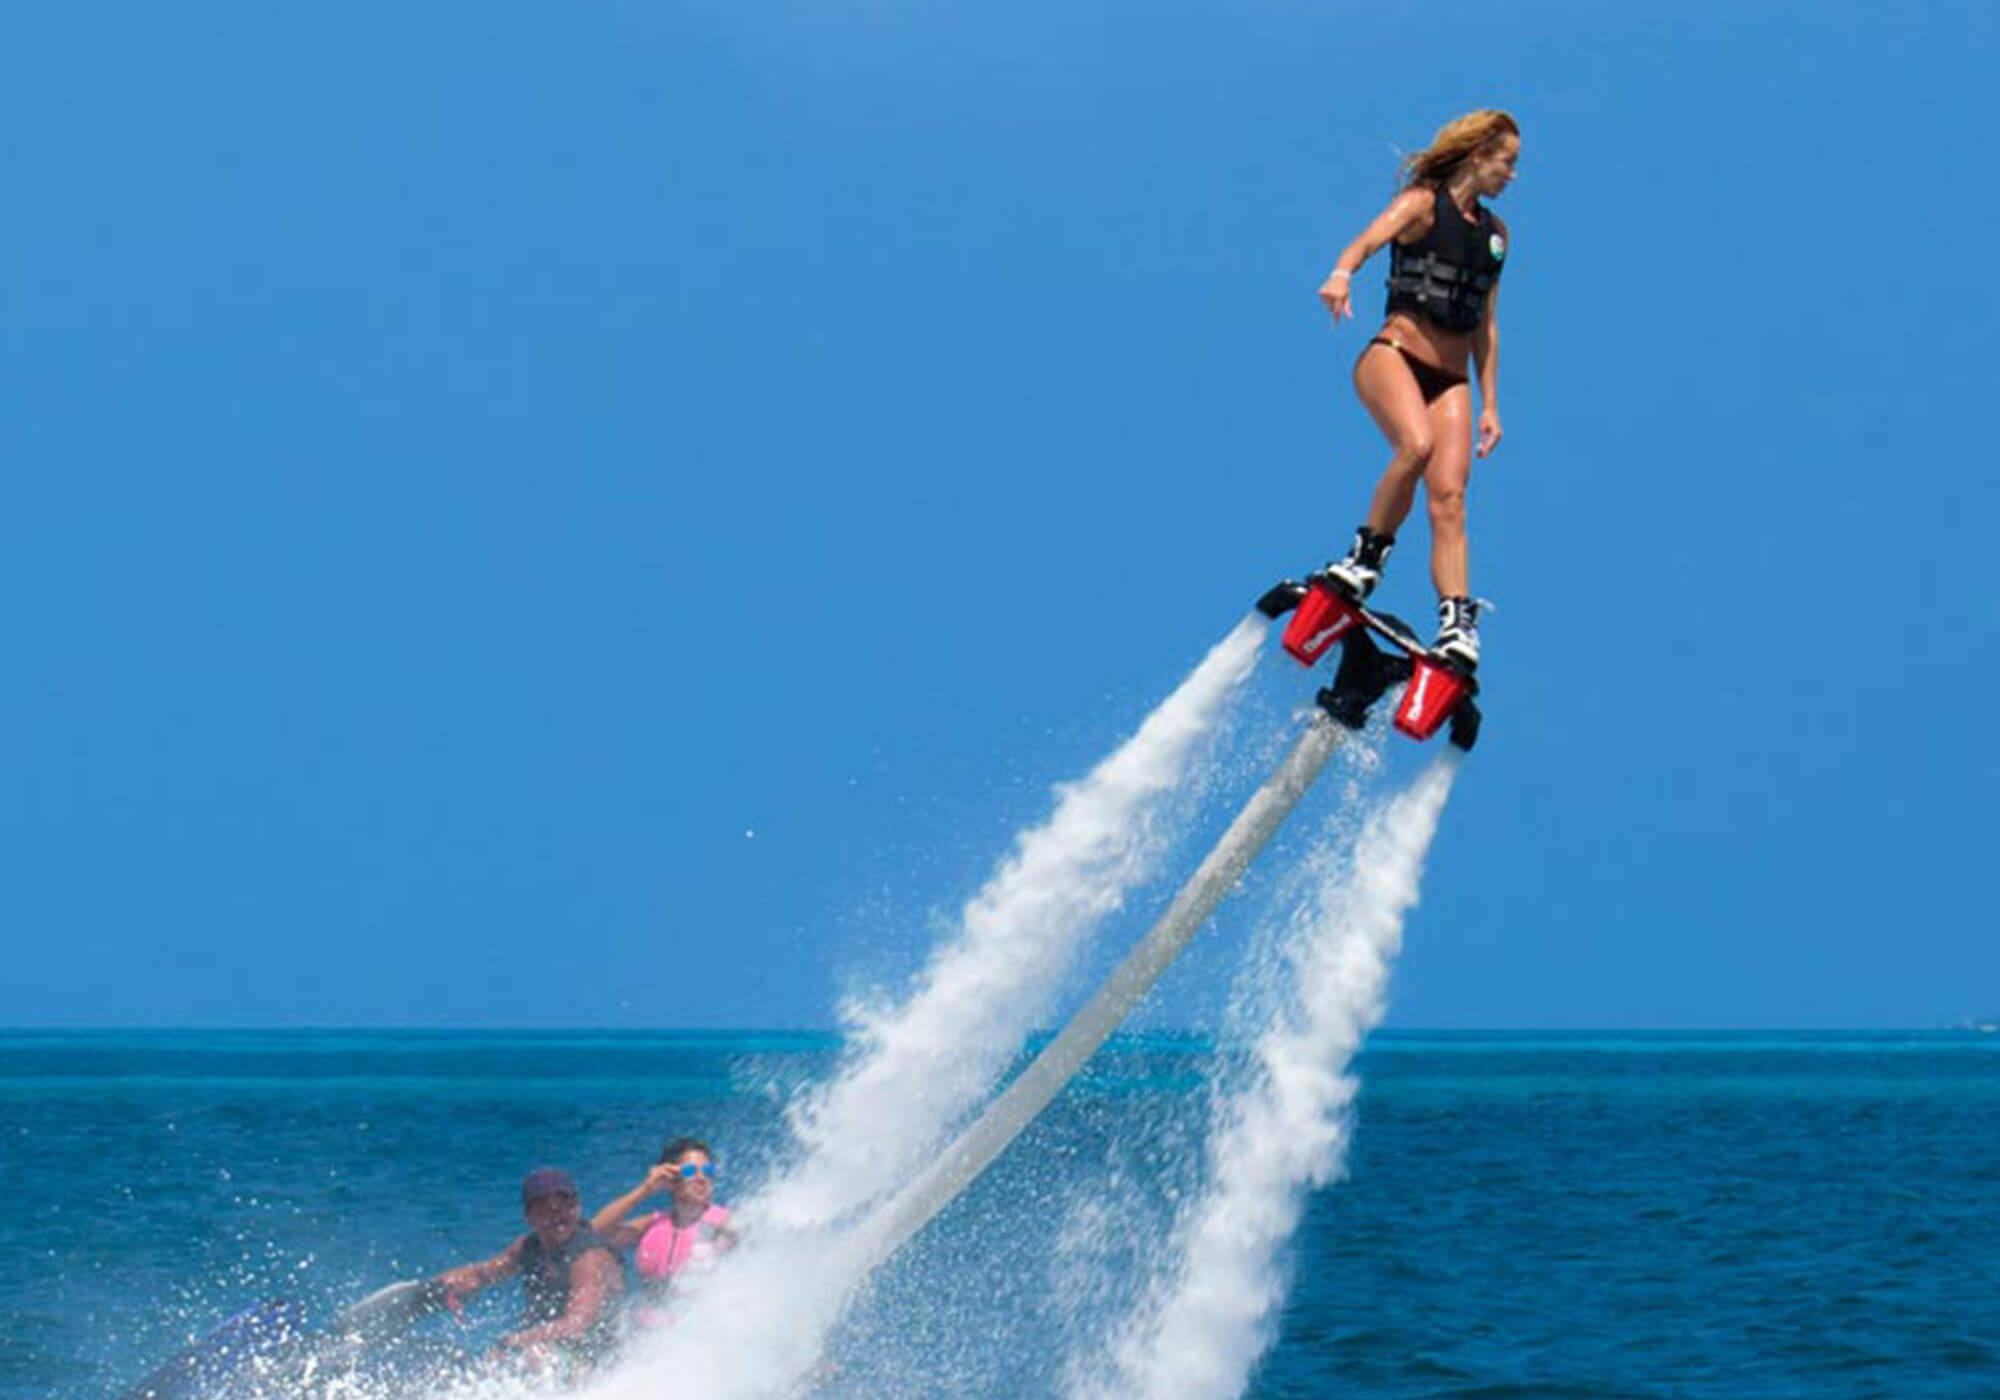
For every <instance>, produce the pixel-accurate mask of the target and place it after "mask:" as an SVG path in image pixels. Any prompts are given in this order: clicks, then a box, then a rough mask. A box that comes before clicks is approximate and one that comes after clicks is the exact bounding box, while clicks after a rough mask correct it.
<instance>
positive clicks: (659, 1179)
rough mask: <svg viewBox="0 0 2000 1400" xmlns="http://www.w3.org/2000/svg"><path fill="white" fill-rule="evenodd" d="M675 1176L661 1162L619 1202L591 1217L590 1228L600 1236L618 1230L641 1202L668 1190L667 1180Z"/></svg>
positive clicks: (665, 1164) (618, 1200) (667, 1166)
mask: <svg viewBox="0 0 2000 1400" xmlns="http://www.w3.org/2000/svg"><path fill="white" fill-rule="evenodd" d="M673 1174H674V1169H673V1168H672V1167H671V1166H669V1165H668V1164H667V1163H665V1162H661V1163H658V1164H656V1165H655V1166H654V1167H653V1168H652V1169H651V1170H649V1171H648V1172H647V1173H646V1179H645V1180H644V1181H642V1182H640V1183H639V1184H638V1185H637V1186H634V1187H633V1188H632V1189H631V1190H630V1191H627V1192H626V1193H625V1194H624V1195H622V1196H620V1197H619V1198H618V1199H617V1200H615V1201H613V1202H611V1203H610V1204H609V1205H607V1206H605V1207H603V1208H602V1209H601V1210H599V1211H598V1212H597V1214H595V1215H593V1216H591V1217H590V1228H591V1229H593V1230H595V1231H597V1233H598V1234H600V1235H602V1234H605V1233H606V1232H608V1231H610V1230H613V1229H615V1228H617V1226H618V1225H619V1224H620V1223H621V1222H622V1221H623V1220H624V1219H625V1217H626V1216H628V1215H630V1214H631V1213H632V1210H633V1208H634V1207H635V1206H637V1205H638V1204H639V1202H641V1201H643V1200H645V1199H646V1197H648V1196H650V1195H653V1194H654V1193H655V1192H659V1191H664V1190H666V1189H667V1180H668V1178H669V1177H671V1176H672V1175H673Z"/></svg>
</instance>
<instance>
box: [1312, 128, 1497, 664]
mask: <svg viewBox="0 0 2000 1400" xmlns="http://www.w3.org/2000/svg"><path fill="white" fill-rule="evenodd" d="M1520 154H1521V128H1520V127H1519V125H1517V124H1516V123H1515V121H1514V118H1513V117H1511V116H1509V115H1508V114H1507V113H1505V112H1499V111H1478V112H1470V113H1467V114H1466V115H1465V116H1462V117H1460V118H1458V119H1457V120H1456V121H1453V122H1450V123H1448V124H1447V125H1446V126H1445V127H1444V128H1443V129H1442V130H1441V131H1439V132H1438V134H1437V136H1436V137H1435V138H1433V140H1432V141H1431V144H1430V145H1429V146H1428V147H1427V148H1425V149H1424V150H1422V151H1419V152H1418V153H1417V154H1416V155H1414V156H1411V157H1410V158H1409V160H1408V161H1406V162H1405V163H1404V185H1403V190H1402V193H1400V194H1398V195H1397V196H1396V198H1395V199H1394V200H1392V201H1390V204H1389V207H1388V208H1387V209H1384V210H1383V211H1382V212H1381V214H1379V215H1377V216H1376V218H1375V221H1374V222H1373V223H1371V224H1369V225H1368V227H1367V228H1366V229H1365V230H1363V231H1362V234H1361V236H1360V237H1359V238H1357V239H1355V240H1354V241H1353V242H1352V243H1350V244H1348V245H1347V247H1346V249H1345V250H1343V251H1342V253H1341V255H1340V258H1339V260H1338V261H1337V262H1336V263H1335V264H1334V268H1333V271H1332V272H1331V273H1330V274H1329V275H1328V276H1327V279H1326V281H1325V283H1324V284H1322V285H1321V287H1320V289H1319V296H1320V300H1321V301H1323V302H1325V303H1326V308H1327V310H1328V311H1330V312H1332V313H1333V319H1334V320H1335V321H1340V320H1342V319H1343V318H1345V317H1348V316H1351V315H1353V314H1354V311H1353V306H1352V304H1351V296H1352V290H1353V287H1352V284H1353V280H1354V275H1355V274H1356V273H1357V272H1359V271H1360V270H1361V266H1362V264H1363V263H1365V262H1367V261H1368V259H1369V258H1370V257H1372V256H1374V254H1375V253H1376V252H1377V251H1379V250H1380V249H1382V248H1383V247H1385V246H1386V247H1387V248H1388V249H1389V305H1388V311H1387V319H1386V320H1384V321H1383V323H1382V329H1381V330H1380V331H1378V332H1376V335H1375V338H1374V339H1373V340H1371V341H1369V342H1368V345H1367V347H1366V348H1365V349H1364V350H1362V352H1361V358H1360V359H1359V360H1357V361H1355V364H1354V389H1355V392H1356V393H1357V394H1359V395H1360V397H1361V403H1362V405H1363V406H1364V407H1365V408H1366V409H1367V410H1368V413H1369V416H1370V417H1372V418H1373V419H1374V420H1375V426H1376V427H1378V428H1380V429H1381V430H1382V436H1383V437H1385V438H1387V439H1388V440H1389V447H1390V449H1391V451H1390V457H1389V467H1388V470H1387V471H1385V472H1384V473H1383V474H1382V480H1381V482H1380V483H1379V484H1378V485H1377V486H1376V487H1375V498H1374V500H1373V501H1372V502H1371V503H1370V505H1369V508H1368V519H1367V522H1366V523H1365V524H1363V525H1362V526H1361V528H1360V529H1359V530H1358V531H1357V532H1356V533H1355V539H1354V548H1353V549H1351V550H1349V551H1348V554H1347V557H1346V558H1345V559H1340V560H1336V561H1335V562H1334V563H1332V564H1329V565H1327V568H1326V574H1327V577H1328V578H1330V579H1331V580H1332V581H1333V582H1334V583H1335V584H1336V585H1338V586H1339V587H1340V588H1341V589H1342V590H1344V591H1345V592H1346V593H1348V594H1349V595H1350V596H1351V597H1353V598H1354V599H1356V600H1357V601H1358V600H1360V599H1363V598H1366V597H1367V596H1368V595H1369V594H1370V593H1371V592H1373V591H1374V588H1375V585H1376V583H1378V582H1379V581H1380V580H1381V577H1382V565H1383V564H1384V562H1386V561H1387V559H1388V557H1389V547H1390V546H1391V545H1392V544H1394V543H1395V540H1396V530H1397V528H1398V527H1399V526H1401V525H1402V523H1403V521H1404V519H1405V518H1406V517H1407V516H1408V515H1409V513H1410V507H1411V505H1412V504H1413V503H1414V502H1415V500H1416V492H1417V483H1418V482H1419V481H1421V482H1422V483H1423V484H1424V492H1425V495H1426V496H1427V498H1428V499H1429V502H1430V517H1431V582H1432V583H1434V584H1435V585H1436V586H1437V591H1438V598H1439V602H1438V635H1437V643H1436V647H1437V650H1439V651H1440V652H1442V653H1444V654H1445V655H1446V656H1449V657H1452V658H1453V659H1455V660H1457V661H1459V662H1462V663H1463V664H1465V665H1466V666H1477V665H1478V664H1479V604H1478V603H1477V602H1476V601H1475V600H1474V599H1473V598H1472V597H1471V596H1470V595H1471V584H1470V580H1469V578H1468V565H1467V560H1466V545H1465V485H1466V480H1467V478H1468V477H1469V476H1470V475H1471V473H1472V457H1473V455H1474V453H1473V446H1472V390H1471V388H1470V386H1469V385H1468V384H1467V382H1466V373H1465V365H1466V361H1467V359H1470V360H1471V361H1472V363H1473V366H1474V367H1475V369H1476V370H1477V371H1478V374H1479V398H1480V404H1481V407H1480V412H1479V446H1478V452H1477V455H1478V456H1481V457H1484V456H1486V455H1487V454H1488V453H1489V452H1491V451H1492V450H1493V449H1494V448H1495V447H1497V446H1498V445H1499V443H1500V410H1499V398H1498V392H1499V391H1498V379H1499V372H1500V328H1499V322H1498V320H1497V319H1496V313H1497V308H1498V306H1499V301H1500V287H1499V282H1500V272H1501V268H1502V265H1503V264H1504V263H1505V261H1506V257H1507V226H1506V225H1505V224H1503V223H1501V222H1500V220H1499V219H1498V218H1496V217H1494V214H1493V212H1492V211H1491V210H1490V209H1488V208H1487V207H1486V206H1485V205H1483V204H1481V203H1480V200H1482V199H1491V198H1492V197H1493V196H1495V195H1497V194H1499V193H1500V192H1501V191H1502V190H1504V189H1506V188H1507V186H1508V185H1510V184H1512V183H1513V180H1514V163H1515V161H1516V160H1517V159H1519V157H1520Z"/></svg>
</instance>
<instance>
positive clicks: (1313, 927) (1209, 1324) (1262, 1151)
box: [1070, 750, 1459, 1400]
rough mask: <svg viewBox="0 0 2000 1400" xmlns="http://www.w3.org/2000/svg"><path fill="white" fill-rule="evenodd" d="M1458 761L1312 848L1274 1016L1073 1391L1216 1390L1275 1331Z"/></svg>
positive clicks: (1078, 1370) (1239, 1382)
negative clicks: (1293, 1258) (1154, 1254)
mask: <svg viewBox="0 0 2000 1400" xmlns="http://www.w3.org/2000/svg"><path fill="white" fill-rule="evenodd" d="M1458 767H1459V755H1458V754H1457V752H1456V751H1454V750H1447V751H1446V752H1445V754H1444V755H1443V756H1441V757H1440V758H1438V759H1437V760H1436V761H1435V762H1434V763H1433V764H1432V765H1431V767H1430V768H1429V769H1428V770H1426V772H1425V773H1424V774H1423V775H1422V776H1421V777H1419V778H1418V780H1417V781H1416V782H1415V783H1414V784H1413V785H1412V786H1411V787H1410V788H1409V789H1408V790H1407V791H1405V792H1404V793H1402V794H1400V795H1399V796H1397V797H1396V798H1394V799H1393V800H1391V801H1390V802H1389V803H1388V804H1387V805H1386V806H1384V807H1383V808H1382V809H1381V810H1379V811H1378V812H1377V813H1376V814H1375V815H1374V816H1373V817H1372V818H1371V819H1370V820H1369V821H1368V822H1367V823H1366V825H1365V826H1364V827H1363V829H1362V832H1361V835H1360V838H1359V840H1358V842H1357V843H1356V844H1355V846H1354V848H1353V857H1352V860H1351V861H1343V860H1340V859H1339V858H1338V856H1339V850H1338V847H1334V846H1328V847H1323V848H1322V851H1321V854H1320V856H1319V858H1318V861H1317V862H1316V863H1315V867H1314V874H1315V875H1316V877H1317V878H1316V886H1317V887H1316V888H1314V889H1312V890H1310V891H1309V892H1308V897H1307V899H1306V900H1305V901H1303V903H1302V904H1301V906H1300V908H1299V910H1298V912H1297V914H1296V915H1295V916H1294V919H1293V921H1292V924H1291V927H1290V928H1289V929H1288V930H1287V934H1286V937H1285V942H1284V947H1283V950H1282V954H1281V958H1280V961H1279V963H1278V964H1277V967H1276V969H1275V970H1276V971H1277V972H1278V973H1279V976H1277V977H1274V978H1269V979H1267V985H1266V990H1265V993H1264V996H1263V998H1262V999H1263V1000H1264V1001H1265V1002H1266V1012H1265V1014H1266V1015H1267V1016H1270V1015H1273V1014H1275V1017H1276V1019H1275V1020H1274V1021H1272V1022H1271V1023H1270V1026H1269V1029H1268V1030H1266V1031H1265V1032H1264V1033H1263V1035H1262V1036H1261V1037H1260V1038H1259V1039H1258V1040H1257V1042H1256V1045H1255V1048H1254V1051H1253V1054H1252V1057H1251V1061H1252V1063H1251V1064H1250V1065H1249V1066H1248V1067H1247V1068H1249V1070H1250V1075H1249V1079H1248V1082H1247V1083H1243V1084H1241V1085H1240V1087H1238V1088H1236V1089H1235V1090H1234V1091H1233V1092H1230V1093H1228V1094H1226V1095H1220V1096H1218V1099H1217V1102H1216V1106H1215V1113H1214V1126H1213V1128H1212V1131H1211V1134H1210V1139H1209V1147H1208V1158H1209V1162H1210V1170H1209V1172H1208V1175H1207V1178H1206V1179H1207V1180H1208V1181H1210V1182H1212V1183H1214V1184H1213V1185H1212V1187H1211V1188H1210V1189H1209V1190H1208V1191H1206V1192H1204V1193H1202V1194H1201V1195H1200V1196H1198V1197H1197V1198H1195V1199H1194V1200H1193V1201H1192V1202H1191V1203H1190V1204H1189V1206H1188V1208H1186V1209H1185V1210H1183V1211H1182V1212H1181V1213H1180V1215H1179V1217H1178V1218H1177V1220H1176V1222H1175V1226H1174V1233H1173V1240H1172V1245H1171V1250H1170V1257H1171V1260H1172V1262H1171V1265H1170V1266H1169V1268H1168V1269H1167V1270H1166V1271H1165V1272H1164V1273H1163V1274H1162V1275H1161V1277H1160V1279H1159V1281H1158V1282H1157V1284H1156V1286H1155V1287H1154V1288H1153V1289H1152V1290H1151V1291H1150V1292H1149V1293H1148V1294H1147V1296H1146V1297H1145V1298H1144V1300H1143V1301H1142V1302H1141V1303H1140V1304H1139V1305H1138V1306H1137V1307H1136V1308H1135V1309H1134V1310H1133V1312H1132V1313H1131V1315H1130V1316H1129V1317H1128V1319H1127V1320H1126V1322H1125V1323H1124V1324H1123V1325H1122V1326H1121V1327H1120V1328H1119V1329H1118V1331H1117V1333H1116V1334H1115V1338H1114V1341H1113V1344H1112V1346H1111V1348H1110V1352H1109V1355H1108V1357H1106V1358H1105V1359H1104V1360H1102V1361H1100V1360H1098V1359H1097V1357H1096V1356H1092V1357H1090V1358H1078V1359H1077V1360H1075V1361H1074V1362H1073V1363H1072V1365H1071V1367H1070V1391H1071V1393H1072V1394H1073V1395H1076V1396H1079V1397H1084V1396H1088V1397H1093V1400H1097V1398H1098V1397H1105V1398H1106V1400H1108V1397H1111V1396H1159V1397H1168V1396H1171V1397H1174V1400H1205V1397H1214V1398H1215V1400H1227V1398H1228V1397H1234V1396H1237V1395H1240V1394H1242V1393H1243V1391H1244V1389H1245V1388H1246V1387H1247V1386H1248V1384H1249V1381H1250V1376H1251V1373H1252V1371H1253V1370H1254V1368H1255V1366H1256V1364H1257V1361H1258V1359H1259V1358H1260V1357H1261V1356H1262V1355H1263V1354H1264V1352H1265V1350H1266V1349H1267V1348H1268V1347H1269V1346H1270V1343H1271V1341H1272V1337H1273V1333H1274V1330H1275V1327H1276V1320H1277V1315H1278V1309H1279V1306H1280V1304H1281V1303H1282V1302H1283V1299H1284V1293H1285V1285H1286V1271H1285V1262H1284V1255H1285V1247H1286V1244H1287V1242H1288V1241H1289V1240H1290V1239H1291V1236H1292V1233H1293V1231H1294V1229H1295V1228H1296V1227H1297V1225H1298V1221H1299V1216H1300V1214H1301V1212H1302V1211H1303V1209H1304V1205H1305V1197H1306V1193H1307V1192H1308V1191H1310V1190H1312V1189H1314V1188H1316V1187H1320V1186H1324V1185H1326V1184H1327V1183H1328V1182H1330V1181H1332V1180H1333V1179H1334V1178H1335V1177H1336V1176H1337V1175H1338V1174H1339V1173H1340V1171H1341V1170H1342V1167H1343V1165H1344V1163H1345V1161H1346V1156H1347V1144H1348V1138H1349V1132H1350V1128H1351V1122H1352V1120H1351V1115H1350V1111H1349V1110H1350V1106H1351V1104H1352V1102H1353V1098H1354V1094H1355V1091H1356V1088H1357V1085H1356V1082H1355V1080H1354V1079H1353V1078H1352V1077H1351V1076H1350V1075H1348V1074H1347V1073H1346V1070H1347V1066H1348V1063H1349V1061H1350V1060H1351V1059H1352V1058H1353V1056H1354V1053H1355V1051H1356V1050H1358V1049H1359V1048H1360V1045H1361V1041H1362V1038H1363V1037H1364V1036H1365V1035H1366V1034H1367V1033H1368V1032H1369V1031H1370V1030H1372V1029H1373V1028H1374V1027H1375V1026H1377V1025H1378V1024H1380V1022H1381V1020H1382V1016H1383V1013H1384V1011H1385V1009H1386V1007H1387V995H1388V985H1389V973H1390V969H1391V967H1392V966H1393V965H1394V963H1395V959H1396V955H1397V954H1398V952H1400V951H1401V948H1402V939H1403V921H1404V917H1405V916H1406V915H1407V914H1408V912H1409V910H1410V909H1411V908H1412V907H1413V906H1414V905H1415V904H1416V902H1417V887H1418V881H1419V878H1420V876H1421V874H1422V870H1423V862H1424V856H1425V853H1426V852H1427V851H1428V850H1429V848H1430V843H1431V838H1432V836H1433V835H1434V834H1435V833H1436V831H1437V824H1438V819H1439V816H1440V815H1441V814H1442V813H1443V811H1444V805H1445V800H1446V799H1447V798H1448V797H1449V796H1450V793H1451V786H1452V782H1453V780H1454V778H1455V777H1456V776H1457V773H1458ZM1279 984H1283V985H1282V986H1280V985H1279ZM1272 1002H1276V1003H1278V1004H1277V1005H1276V1006H1272V1005H1270V1003H1272Z"/></svg>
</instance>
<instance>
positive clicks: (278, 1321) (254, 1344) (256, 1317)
mask: <svg viewBox="0 0 2000 1400" xmlns="http://www.w3.org/2000/svg"><path fill="white" fill-rule="evenodd" d="M445 1306H446V1303H445V1293H444V1288H443V1286H442V1285H440V1284H438V1283H437V1282H435V1281H434V1280H410V1281H407V1282H404V1283H392V1284H390V1285H389V1286H388V1287H387V1288H381V1289H377V1290H376V1291H375V1292H373V1293H371V1294H369V1295H368V1296H367V1297H366V1298H363V1299H361V1301H359V1302H357V1303H352V1304H350V1305H348V1306H347V1307H345V1308H342V1309H341V1310H340V1311H339V1312H338V1313H336V1314H335V1315H334V1316H333V1318H332V1320H331V1321H330V1322H329V1323H328V1324H327V1326H326V1327H325V1328H324V1329H323V1330H317V1331H315V1330H312V1329H309V1328H308V1327H307V1326H306V1310H305V1307H304V1305H303V1304H301V1303H299V1302H297V1301H296V1300H294V1299H290V1298H274V1299H270V1300H267V1301H265V1302H262V1303H258V1304H257V1305H255V1306H254V1307H249V1308H245V1309H244V1310H243V1311H242V1312H240V1313H237V1314H236V1315H235V1316H234V1317H232V1318H230V1319H228V1320H227V1321H226V1322H223V1323H222V1324H220V1325H219V1326H217V1327H216V1328H215V1329H214V1330H213V1331H210V1332H208V1333H207V1334H206V1335H204V1336H203V1337H201V1338H200V1339H199V1340H197V1341H196V1342H194V1343H193V1344H192V1345H190V1346H188V1347H185V1348H183V1349H182V1350H181V1351H180V1352H178V1353H176V1354H175V1356H174V1357H173V1359H171V1360H170V1361H168V1362H166V1363H165V1364H164V1365H161V1366H158V1367H156V1368H154V1370H153V1371H152V1372H150V1373H149V1374H148V1375H147V1376H146V1378H145V1379H144V1380H142V1381H140V1382H139V1383H138V1384H137V1385H133V1386H129V1387H127V1388H126V1389H125V1390H123V1391H120V1392H119V1395H118V1400H204V1397H211V1396H214V1395H217V1394H228V1393H229V1392H230V1390H231V1388H232V1382H233V1381H235V1380H236V1379H238V1378H240V1376H241V1375H242V1374H243V1373H244V1372H245V1371H246V1370H249V1371H254V1372H255V1373H256V1389H257V1391H258V1393H260V1394H282V1393H284V1387H285V1386H287V1385H289V1384H295V1383H301V1382H303V1380H304V1378H305V1377H307V1376H320V1377H329V1376H336V1375H342V1374H345V1373H347V1372H349V1371H352V1370H354V1369H355V1368H357V1367H359V1366H360V1365H361V1363H362V1362H363V1360H364V1359H365V1358H366V1357H367V1356H368V1355H369V1354H370V1353H371V1352H373V1351H374V1350H376V1349H377V1348H379V1347H382V1346H385V1345H387V1344H389V1343H391V1342H393V1341H394V1340H395V1339H396V1338H398V1337H400V1336H402V1334H403V1333H405V1332H407V1331H408V1330H409V1329H410V1328H411V1327H413V1326H415V1325H416V1324H417V1323H419V1322H421V1321H423V1320H424V1319H425V1318H427V1317H429V1316H431V1315H432V1314H433V1313H437V1312H440V1311H442V1310H443V1309H444V1308H445ZM274 1387H275V1389H274Z"/></svg>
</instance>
